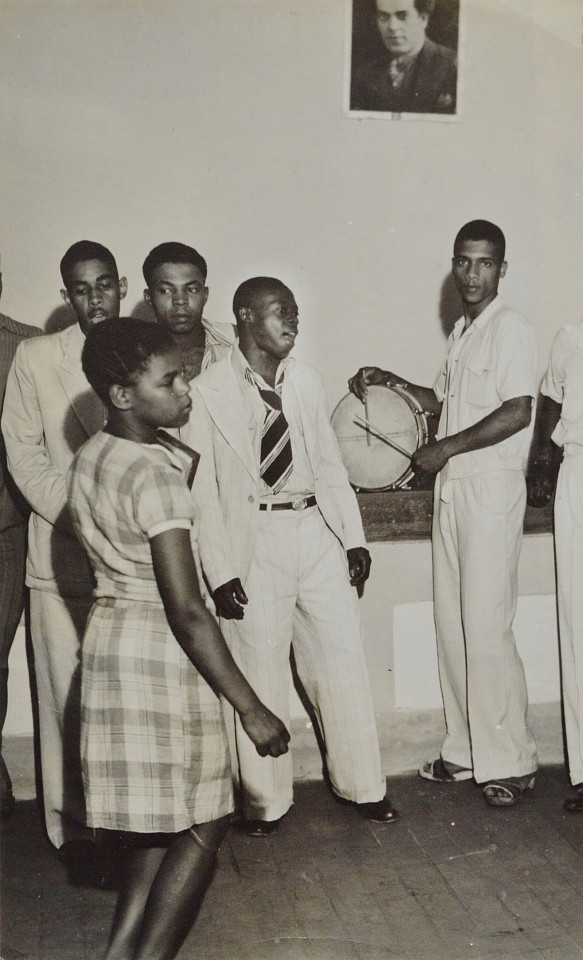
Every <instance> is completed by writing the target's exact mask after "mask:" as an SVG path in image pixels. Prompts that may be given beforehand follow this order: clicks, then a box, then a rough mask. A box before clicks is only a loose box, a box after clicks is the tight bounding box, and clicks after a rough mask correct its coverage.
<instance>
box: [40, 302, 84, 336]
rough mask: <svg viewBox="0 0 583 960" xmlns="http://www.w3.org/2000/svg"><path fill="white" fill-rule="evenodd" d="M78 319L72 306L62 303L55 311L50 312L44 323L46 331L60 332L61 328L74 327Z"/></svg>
mask: <svg viewBox="0 0 583 960" xmlns="http://www.w3.org/2000/svg"><path fill="white" fill-rule="evenodd" d="M76 321H77V317H76V315H75V313H74V312H73V310H72V309H71V307H68V306H67V305H66V304H64V303H62V304H61V305H60V306H58V307H55V309H54V310H53V312H52V313H51V314H49V317H48V319H47V321H46V323H45V325H44V329H45V333H59V331H60V330H65V329H66V328H67V327H72V326H73V324H74V323H76Z"/></svg>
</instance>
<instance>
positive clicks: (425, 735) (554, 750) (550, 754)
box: [2, 703, 564, 800]
mask: <svg viewBox="0 0 583 960" xmlns="http://www.w3.org/2000/svg"><path fill="white" fill-rule="evenodd" d="M529 723H530V724H531V726H532V730H533V733H534V735H535V738H536V742H537V746H538V753H539V762H540V763H541V764H551V763H552V764H557V763H558V764H561V763H563V762H564V749H563V733H562V723H561V706H560V704H559V703H535V704H532V705H531V707H530V710H529ZM377 726H378V730H379V737H380V742H381V754H382V760H383V769H384V771H385V773H386V775H387V776H389V777H390V776H397V775H399V774H406V773H414V772H415V771H417V769H418V768H419V767H420V766H421V764H422V763H423V762H424V761H425V760H433V759H435V757H437V756H439V748H440V745H441V742H442V739H443V736H444V733H445V727H444V721H443V713H442V711H441V710H425V711H418V710H395V711H393V712H392V713H385V714H378V715H377ZM291 727H292V749H293V754H294V776H295V778H296V780H320V779H322V758H321V756H320V752H319V750H318V746H317V743H316V738H315V736H314V731H313V730H312V726H311V724H310V723H309V721H308V720H307V719H301V718H298V719H295V720H293V721H292V724H291ZM2 753H3V756H4V759H5V761H6V765H7V767H8V769H9V771H10V776H11V778H12V783H13V789H14V796H15V797H16V799H17V800H30V799H31V798H33V797H34V796H36V788H35V768H34V750H33V739H32V737H31V736H25V737H5V738H4V745H3V750H2Z"/></svg>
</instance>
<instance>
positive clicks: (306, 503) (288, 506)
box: [259, 494, 316, 510]
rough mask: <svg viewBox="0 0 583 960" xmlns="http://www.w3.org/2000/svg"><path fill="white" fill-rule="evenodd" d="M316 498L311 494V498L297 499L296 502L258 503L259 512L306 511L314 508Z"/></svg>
mask: <svg viewBox="0 0 583 960" xmlns="http://www.w3.org/2000/svg"><path fill="white" fill-rule="evenodd" d="M315 506H316V498H315V496H314V495H313V494H312V496H311V497H298V498H297V500H287V501H286V502H285V503H278V502H277V501H275V502H274V503H260V504H259V509H260V510H306V509H307V507H315Z"/></svg>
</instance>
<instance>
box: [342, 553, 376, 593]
mask: <svg viewBox="0 0 583 960" xmlns="http://www.w3.org/2000/svg"><path fill="white" fill-rule="evenodd" d="M346 557H347V559H348V572H349V574H350V583H351V584H352V586H353V587H358V586H360V585H361V584H363V583H366V581H367V580H368V575H369V573H370V565H371V562H372V561H371V556H370V553H369V552H368V550H367V549H366V547H351V548H350V550H347V551H346Z"/></svg>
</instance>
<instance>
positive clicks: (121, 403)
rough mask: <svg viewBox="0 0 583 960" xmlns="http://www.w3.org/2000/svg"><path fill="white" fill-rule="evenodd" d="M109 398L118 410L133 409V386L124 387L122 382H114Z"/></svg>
mask: <svg viewBox="0 0 583 960" xmlns="http://www.w3.org/2000/svg"><path fill="white" fill-rule="evenodd" d="M109 399H110V400H111V402H112V403H113V405H114V407H115V408H116V409H117V410H131V409H132V406H133V398H132V394H131V387H123V386H122V385H121V383H114V384H112V385H111V387H110V388H109Z"/></svg>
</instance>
